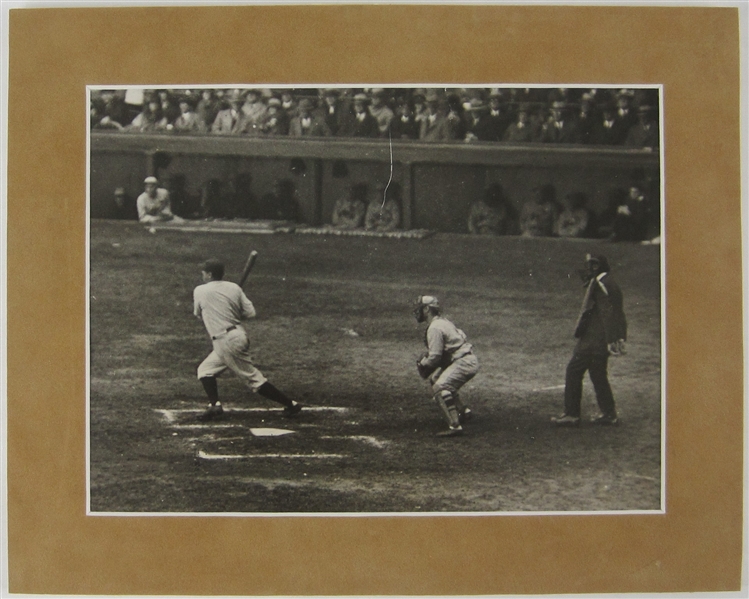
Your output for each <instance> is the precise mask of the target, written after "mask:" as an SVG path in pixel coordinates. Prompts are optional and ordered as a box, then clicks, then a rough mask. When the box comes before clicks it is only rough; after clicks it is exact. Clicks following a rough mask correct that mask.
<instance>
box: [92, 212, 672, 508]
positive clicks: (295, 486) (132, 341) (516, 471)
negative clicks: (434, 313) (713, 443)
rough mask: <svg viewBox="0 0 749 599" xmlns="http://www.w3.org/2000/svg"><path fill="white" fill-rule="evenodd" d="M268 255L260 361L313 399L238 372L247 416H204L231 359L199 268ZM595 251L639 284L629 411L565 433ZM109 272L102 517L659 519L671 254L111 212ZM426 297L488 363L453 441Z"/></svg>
mask: <svg viewBox="0 0 749 599" xmlns="http://www.w3.org/2000/svg"><path fill="white" fill-rule="evenodd" d="M253 248H254V249H257V250H258V251H259V253H260V256H259V259H258V262H257V265H256V267H255V270H254V271H253V273H252V275H251V277H250V280H249V283H248V284H247V286H246V291H247V294H248V296H249V297H250V299H251V300H252V301H253V303H254V305H255V307H256V309H257V311H258V317H257V318H256V319H255V320H254V321H253V322H251V324H250V325H249V327H248V330H249V334H250V339H251V342H252V344H253V353H254V356H255V360H256V364H257V365H258V367H259V368H260V369H261V370H262V371H263V372H264V373H265V374H266V376H268V378H269V379H270V380H271V381H272V382H273V383H274V384H275V385H276V386H277V387H279V388H280V389H282V390H284V391H285V392H286V393H287V394H289V395H291V396H293V397H295V398H297V399H299V400H300V401H302V402H304V403H305V404H307V405H308V406H309V409H307V410H305V411H304V412H302V414H301V415H300V416H299V417H298V418H296V419H293V420H286V419H284V418H282V417H281V415H280V410H279V409H278V406H277V404H272V403H271V402H268V401H267V400H265V399H263V398H261V397H259V396H256V395H253V394H252V393H250V392H249V391H248V390H247V389H246V388H245V387H244V386H243V385H242V384H241V383H240V382H239V380H238V379H237V378H235V377H233V376H232V375H227V376H224V377H222V378H221V379H219V391H220V393H221V396H222V401H223V403H224V406H225V408H226V409H227V417H226V418H225V419H223V420H221V421H217V422H213V423H206V424H202V423H198V422H197V421H196V420H195V416H196V415H197V414H198V413H199V411H202V409H203V408H204V407H205V405H206V400H205V397H204V394H203V390H202V387H201V385H200V384H199V382H198V381H197V380H196V377H195V369H196V367H197V365H198V364H199V363H200V361H202V359H203V358H204V357H205V356H206V355H207V354H208V352H209V351H210V349H211V346H210V340H209V339H208V337H207V335H206V333H205V329H204V328H203V325H202V323H201V322H200V321H198V320H197V319H196V318H195V317H194V316H192V290H193V288H194V287H195V286H196V285H198V284H199V283H200V282H201V281H200V264H201V262H202V261H203V260H205V259H206V258H208V257H217V258H221V259H223V260H225V262H226V263H227V276H226V278H227V279H230V280H237V278H238V277H239V274H240V272H241V269H242V265H243V262H244V260H245V258H246V256H247V254H248V253H249V251H250V249H253ZM589 251H599V252H603V253H605V254H606V255H607V256H608V257H609V260H610V262H611V264H612V269H613V273H614V275H615V276H616V279H617V281H618V282H619V283H620V285H621V287H622V290H623V292H624V300H625V311H626V313H627V318H628V321H629V330H630V335H629V344H628V350H629V353H628V355H627V356H625V357H623V358H620V359H612V360H610V362H609V372H610V379H611V383H612V388H613V390H614V395H615V398H616V400H617V405H618V409H619V413H620V417H621V421H622V423H621V426H619V427H617V428H597V427H592V426H590V425H586V424H585V423H584V424H583V426H581V427H580V428H578V429H561V430H560V429H554V428H552V427H551V426H550V424H549V417H550V416H552V415H556V414H558V413H559V412H561V408H562V386H563V382H564V370H565V366H566V363H567V361H568V360H569V358H570V355H571V352H572V348H573V346H574V340H573V338H572V329H573V326H574V321H575V318H576V316H577V312H578V310H579V306H580V302H581V300H582V295H583V289H582V287H581V283H580V280H579V278H578V275H577V270H578V269H579V268H580V267H581V262H582V258H583V256H584V254H585V253H586V252H589ZM90 262H91V268H90V430H89V442H90V508H91V511H92V512H241V513H261V512H263V513H267V512H284V513H312V512H318V513H319V512H326V513H350V512H410V513H417V512H495V511H500V512H508V511H510V512H517V511H529V512H536V511H570V510H572V511H593V510H658V509H660V506H661V500H662V497H661V468H662V464H661V441H662V439H661V416H662V415H661V355H660V339H661V329H660V326H661V319H660V305H661V304H660V252H659V248H658V247H657V246H641V245H636V244H608V243H604V242H595V241H592V242H587V241H567V240H556V239H521V238H515V237H508V238H480V237H470V236H461V235H448V234H437V235H435V236H432V237H429V238H427V239H423V240H409V239H379V238H358V237H337V236H319V235H302V234H276V235H260V234H255V235H245V234H219V233H194V232H193V233H186V232H179V231H158V232H157V233H156V234H151V233H149V232H148V231H147V230H146V229H144V228H143V227H141V226H139V225H137V224H135V223H124V222H114V221H92V223H91V239H90ZM425 293H430V294H436V295H437V296H438V297H439V298H440V300H441V302H442V303H443V305H444V307H445V315H446V316H447V317H448V318H450V319H452V320H453V321H454V322H455V323H456V324H457V325H458V326H459V327H460V328H462V329H463V330H464V331H465V332H466V333H467V335H468V337H469V340H470V341H471V342H472V343H473V344H474V346H475V348H476V353H477V355H478V357H479V360H480V362H481V371H480V372H479V374H478V375H477V376H476V377H475V378H474V379H473V381H471V382H470V383H468V384H467V385H466V387H464V390H463V392H462V397H463V399H464V401H465V402H466V403H468V404H469V405H470V406H471V407H472V409H473V411H474V414H475V417H474V419H473V420H472V421H471V422H469V423H468V424H467V426H466V429H467V430H466V434H465V435H464V436H463V437H460V438H450V439H443V438H437V437H435V433H436V432H438V431H439V430H442V429H443V428H444V423H443V421H442V419H441V416H440V413H439V411H438V409H437V407H436V405H434V404H433V403H432V401H431V399H430V393H429V391H428V388H427V386H426V384H425V383H424V382H423V381H422V380H421V379H420V378H419V377H418V375H417V373H416V369H415V366H414V361H415V358H416V357H417V356H418V355H419V354H420V353H421V352H422V351H423V341H422V339H423V329H422V328H421V327H422V326H423V325H418V324H417V323H416V322H415V320H414V318H413V316H412V314H411V302H412V301H413V300H414V298H415V297H416V296H418V295H420V294H425ZM585 385H586V386H585V395H584V399H583V416H584V417H585V418H587V417H589V416H591V415H593V414H595V413H596V408H595V399H594V396H593V394H592V388H591V386H590V383H589V381H587V380H586V383H585ZM274 429H277V431H283V432H286V431H290V432H288V434H283V435H277V431H276V432H275V433H274ZM268 435H271V436H268Z"/></svg>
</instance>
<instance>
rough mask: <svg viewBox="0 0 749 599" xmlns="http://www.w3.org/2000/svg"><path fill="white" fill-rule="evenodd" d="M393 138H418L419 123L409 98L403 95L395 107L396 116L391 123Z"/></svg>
mask: <svg viewBox="0 0 749 599" xmlns="http://www.w3.org/2000/svg"><path fill="white" fill-rule="evenodd" d="M390 130H391V131H392V134H393V139H418V138H419V123H418V122H417V121H416V116H415V115H414V112H413V110H411V106H410V104H409V103H408V98H406V97H401V98H399V99H398V104H397V105H396V107H395V118H394V119H393V121H392V122H391V123H390Z"/></svg>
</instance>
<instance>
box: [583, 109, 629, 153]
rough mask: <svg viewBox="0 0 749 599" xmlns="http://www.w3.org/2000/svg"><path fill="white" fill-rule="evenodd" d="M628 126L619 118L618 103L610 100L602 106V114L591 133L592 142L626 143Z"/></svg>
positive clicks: (598, 143)
mask: <svg viewBox="0 0 749 599" xmlns="http://www.w3.org/2000/svg"><path fill="white" fill-rule="evenodd" d="M626 135H627V131H626V128H625V127H624V125H623V124H622V122H621V121H620V120H619V117H618V116H617V113H616V105H615V104H614V103H613V102H611V101H608V102H606V103H604V105H603V106H602V107H601V116H600V117H599V118H597V119H596V123H595V125H594V126H593V128H592V130H591V133H590V143H592V144H596V145H600V146H618V145H621V144H622V143H624V138H625V136H626Z"/></svg>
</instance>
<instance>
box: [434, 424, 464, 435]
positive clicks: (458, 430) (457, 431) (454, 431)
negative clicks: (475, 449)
mask: <svg viewBox="0 0 749 599" xmlns="http://www.w3.org/2000/svg"><path fill="white" fill-rule="evenodd" d="M462 434H463V427H462V426H451V427H450V428H449V429H447V430H446V431H440V432H439V433H437V436H438V437H458V436H460V435H462Z"/></svg>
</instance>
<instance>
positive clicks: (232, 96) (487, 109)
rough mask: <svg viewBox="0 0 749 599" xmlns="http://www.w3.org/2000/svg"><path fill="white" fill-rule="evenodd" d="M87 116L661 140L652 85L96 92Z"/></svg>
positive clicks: (505, 138) (171, 127)
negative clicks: (641, 87)
mask: <svg viewBox="0 0 749 599" xmlns="http://www.w3.org/2000/svg"><path fill="white" fill-rule="evenodd" d="M90 114H91V128H92V129H93V130H102V129H110V130H117V131H122V132H148V133H158V132H163V133H167V132H170V133H186V134H192V135H194V134H222V135H239V136H241V135H244V136H291V137H302V136H316V137H331V138H336V137H349V138H351V137H357V138H370V139H373V138H392V139H413V140H423V141H440V142H446V141H461V142H469V143H470V142H513V143H518V142H522V143H562V144H594V145H610V146H617V145H619V146H629V147H638V148H657V147H658V145H659V126H658V114H659V111H658V92H657V90H654V89H581V88H491V89H484V88H454V89H444V88H439V89H437V88H431V89H420V88H388V89H385V88H362V89H354V88H326V89H278V90H272V89H258V88H254V89H179V90H174V89H172V90H170V89H159V90H143V89H127V90H124V89H123V90H100V91H92V93H91V106H90Z"/></svg>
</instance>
